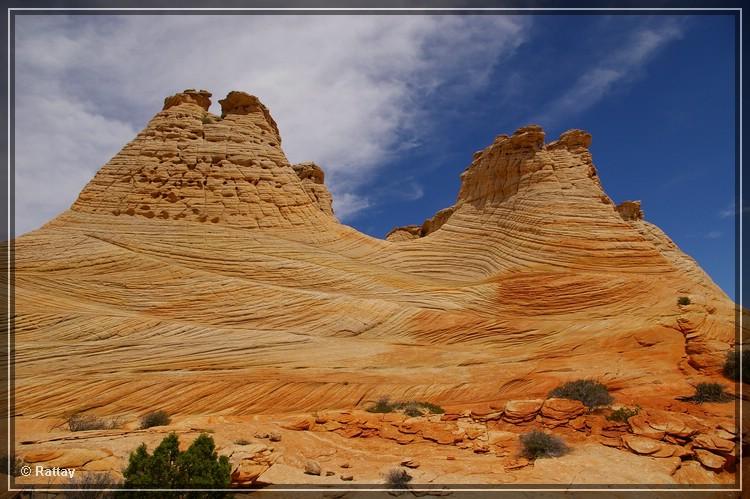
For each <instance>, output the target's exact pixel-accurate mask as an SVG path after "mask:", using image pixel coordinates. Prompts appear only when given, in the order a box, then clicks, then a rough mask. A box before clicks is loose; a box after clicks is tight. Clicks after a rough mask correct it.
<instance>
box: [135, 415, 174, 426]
mask: <svg viewBox="0 0 750 499" xmlns="http://www.w3.org/2000/svg"><path fill="white" fill-rule="evenodd" d="M171 422H172V419H171V418H170V417H169V414H167V413H166V412H164V411H154V412H149V413H148V414H146V415H145V416H143V417H142V418H141V429H146V428H151V427H152V426H167V425H168V424H169V423H171Z"/></svg>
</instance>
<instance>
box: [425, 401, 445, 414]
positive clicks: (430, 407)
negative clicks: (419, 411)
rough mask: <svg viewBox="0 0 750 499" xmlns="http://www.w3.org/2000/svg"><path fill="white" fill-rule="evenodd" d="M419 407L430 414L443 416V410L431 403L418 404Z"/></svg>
mask: <svg viewBox="0 0 750 499" xmlns="http://www.w3.org/2000/svg"><path fill="white" fill-rule="evenodd" d="M419 405H421V406H422V407H424V408H425V409H427V410H428V411H430V412H431V413H432V414H445V409H443V408H442V407H440V406H439V405H437V404H433V403H431V402H419Z"/></svg>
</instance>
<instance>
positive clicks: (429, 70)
mask: <svg viewBox="0 0 750 499" xmlns="http://www.w3.org/2000/svg"><path fill="white" fill-rule="evenodd" d="M528 26H529V19H528V18H525V17H511V16H256V15H252V16H251V15H238V16H199V15H194V16H171V15H170V16H142V15H137V16H135V15H134V16H19V17H17V18H16V61H17V62H16V64H17V66H16V101H15V105H16V116H17V119H16V123H15V133H16V140H17V142H16V163H15V167H16V224H17V225H16V233H17V234H21V233H23V232H26V231H28V230H30V229H33V228H35V227H38V226H40V225H41V224H42V223H43V222H45V221H47V220H49V219H50V218H51V217H52V216H53V215H54V214H56V213H59V212H61V211H63V210H64V209H65V208H67V207H68V206H69V205H70V204H71V203H72V202H73V200H74V199H75V197H76V195H77V194H78V192H79V191H80V189H81V188H82V187H83V186H84V185H85V182H86V181H87V180H88V179H89V178H91V177H92V176H93V174H94V173H95V172H96V170H97V169H98V168H99V167H100V166H101V165H102V164H103V163H105V162H106V161H107V160H108V159H109V158H110V157H111V156H112V155H113V154H114V153H116V151H117V150H118V149H119V148H120V147H121V146H122V145H124V144H125V143H126V142H127V141H129V140H130V139H132V138H133V136H134V135H135V133H136V131H137V130H139V129H140V128H142V127H143V126H144V125H145V123H146V121H148V119H150V118H151V116H152V115H153V114H155V113H156V112H157V111H159V110H160V109H161V105H162V100H163V98H164V97H166V96H167V95H170V94H172V93H175V92H178V91H181V90H182V89H184V88H191V87H192V88H206V89H209V90H211V91H212V92H213V93H214V101H218V99H220V98H222V97H223V96H224V95H226V94H227V93H228V92H229V91H230V90H245V91H247V92H250V93H253V94H255V95H258V96H259V97H260V98H261V100H262V101H263V102H264V103H265V104H266V105H267V106H268V107H269V108H270V110H271V113H272V114H273V115H274V118H275V119H276V121H277V122H278V124H279V127H280V130H281V133H282V137H283V144H282V146H283V147H284V150H285V152H286V153H287V155H288V157H289V159H290V161H292V162H299V161H304V160H314V161H316V162H318V163H319V164H320V165H322V166H323V167H324V169H325V170H326V177H327V182H328V183H329V187H330V188H331V190H332V192H333V194H334V203H335V209H336V213H337V215H338V216H339V217H340V218H341V219H343V220H348V219H351V217H353V216H355V215H356V214H357V212H359V211H361V210H363V209H365V208H367V207H368V206H371V205H372V203H373V202H375V201H374V200H372V199H369V198H368V197H367V195H365V194H362V193H361V192H360V191H362V190H363V189H364V187H365V186H366V184H367V182H368V179H369V178H371V176H372V175H373V174H374V173H375V172H376V171H377V170H378V169H379V168H381V167H382V166H383V165H384V164H385V163H387V161H388V160H389V159H390V158H391V154H393V153H394V152H396V151H399V150H403V149H404V148H406V147H409V144H414V143H416V141H417V140H418V137H417V135H418V132H417V130H418V129H419V128H423V127H424V126H425V125H424V123H425V120H424V119H423V118H424V116H425V115H427V114H429V113H430V112H433V111H434V106H435V103H436V102H445V100H446V94H450V93H451V92H461V91H466V90H475V89H477V88H479V87H482V86H483V85H486V84H487V82H488V80H489V75H490V74H491V71H492V69H493V67H494V65H495V64H497V63H498V62H499V61H502V60H503V58H504V57H507V56H509V55H510V54H512V53H513V51H514V50H515V49H516V48H517V47H518V46H519V44H521V43H522V42H523V41H524V39H525V37H526V34H527V31H528ZM214 106H215V108H216V109H218V104H214Z"/></svg>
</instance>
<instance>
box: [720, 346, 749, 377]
mask: <svg viewBox="0 0 750 499" xmlns="http://www.w3.org/2000/svg"><path fill="white" fill-rule="evenodd" d="M740 355H741V356H742V372H740ZM724 376H726V377H727V378H729V379H733V380H734V381H740V380H742V382H743V383H750V349H744V350H742V351H741V352H740V350H739V349H738V348H734V349H732V350H730V351H729V352H728V353H727V360H726V361H725V362H724Z"/></svg>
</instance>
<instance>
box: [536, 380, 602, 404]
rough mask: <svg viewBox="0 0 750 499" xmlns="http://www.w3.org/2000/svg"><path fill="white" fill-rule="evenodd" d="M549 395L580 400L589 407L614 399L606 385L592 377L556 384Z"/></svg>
mask: <svg viewBox="0 0 750 499" xmlns="http://www.w3.org/2000/svg"><path fill="white" fill-rule="evenodd" d="M549 396H550V397H557V398H563V399H571V400H580V401H581V402H583V405H585V406H586V407H588V408H589V409H593V408H594V407H599V406H602V405H608V404H611V403H612V401H614V399H613V398H612V396H611V395H610V394H609V390H607V387H606V386H605V385H603V384H601V383H599V382H598V381H594V380H593V379H578V380H575V381H568V382H567V383H565V384H563V385H560V386H558V387H557V388H555V389H554V390H552V391H551V392H549Z"/></svg>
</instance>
